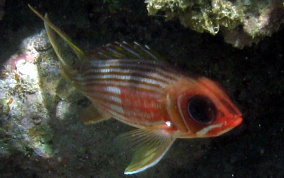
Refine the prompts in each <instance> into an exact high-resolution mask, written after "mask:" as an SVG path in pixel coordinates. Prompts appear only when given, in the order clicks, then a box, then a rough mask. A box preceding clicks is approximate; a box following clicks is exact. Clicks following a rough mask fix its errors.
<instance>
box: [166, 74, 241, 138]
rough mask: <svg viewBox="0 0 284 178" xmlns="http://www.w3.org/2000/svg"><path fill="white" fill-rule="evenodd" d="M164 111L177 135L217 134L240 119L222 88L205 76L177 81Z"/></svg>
mask: <svg viewBox="0 0 284 178" xmlns="http://www.w3.org/2000/svg"><path fill="white" fill-rule="evenodd" d="M167 111H168V113H169V115H170V118H171V120H172V122H173V124H174V125H175V127H176V128H177V130H178V132H177V133H178V134H177V137H180V138H197V137H215V136H219V135H221V134H223V133H226V132H228V131H230V130H231V129H233V128H235V127H236V126H238V125H240V124H241V122H242V120H243V119H242V114H241V112H240V110H239V109H238V108H237V107H236V106H235V105H234V104H233V103H232V101H231V100H230V98H229V97H228V95H227V94H226V93H225V92H224V90H223V89H222V88H221V87H220V86H219V85H218V84H217V83H216V82H214V81H212V80H210V79H207V78H205V77H201V78H197V79H195V80H193V79H187V78H185V79H181V80H180V81H178V82H176V83H175V84H174V87H172V88H171V89H170V90H169V92H168V95H167Z"/></svg>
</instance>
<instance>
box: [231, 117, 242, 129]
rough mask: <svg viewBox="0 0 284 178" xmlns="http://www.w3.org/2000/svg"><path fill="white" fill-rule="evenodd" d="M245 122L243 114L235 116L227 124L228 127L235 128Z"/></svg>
mask: <svg viewBox="0 0 284 178" xmlns="http://www.w3.org/2000/svg"><path fill="white" fill-rule="evenodd" d="M242 122H243V118H242V116H241V115H237V116H234V117H233V119H232V120H231V121H230V122H229V123H228V124H227V126H228V127H231V128H234V127H237V126H238V125H240V124H241V123H242Z"/></svg>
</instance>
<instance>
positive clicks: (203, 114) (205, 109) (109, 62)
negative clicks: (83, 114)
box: [30, 7, 242, 174]
mask: <svg viewBox="0 0 284 178" xmlns="http://www.w3.org/2000/svg"><path fill="white" fill-rule="evenodd" d="M30 8H31V9H32V11H33V12H35V13H36V14H37V15H38V16H39V17H40V18H41V19H42V20H43V21H44V24H45V28H46V31H47V34H48V37H49V40H50V42H51V44H52V46H53V49H54V50H55V52H56V54H57V56H58V58H59V59H60V62H61V66H62V70H63V75H64V76H65V77H66V78H67V79H69V80H70V81H71V82H72V83H73V84H74V86H75V87H77V88H78V90H80V91H81V92H83V93H84V95H85V96H87V97H88V98H89V99H90V100H91V102H92V104H93V105H94V107H95V108H96V109H97V110H98V112H99V114H97V116H93V118H91V120H92V121H99V120H105V119H108V118H115V119H117V120H119V121H121V122H123V123H125V124H128V125H131V126H133V127H136V128H138V129H136V130H134V131H131V132H130V133H128V134H127V135H128V136H129V137H131V138H132V139H131V140H132V142H133V144H135V145H136V147H135V152H134V155H133V158H132V161H131V163H130V164H129V165H128V167H127V168H126V170H125V172H124V173H125V174H135V173H138V172H141V171H143V170H145V169H147V168H149V167H151V166H154V165H155V164H157V163H158V162H159V161H160V160H161V158H162V157H163V156H164V155H165V153H166V152H167V151H168V149H169V148H170V146H171V145H172V144H173V142H174V141H175V139H177V138H197V137H214V136H218V135H221V134H223V133H225V132H228V131H229V130H231V129H233V128H234V127H236V126H238V125H239V124H240V123H241V122H242V114H241V112H240V111H239V110H238V108H237V107H236V106H235V105H234V104H233V103H232V102H231V100H230V99H229V97H228V96H227V95H226V94H225V92H224V91H223V90H222V89H221V88H220V87H219V86H218V85H217V84H216V83H215V82H213V81H211V80H209V79H207V78H205V77H195V78H193V77H190V76H187V75H185V74H183V73H181V72H179V71H178V70H176V69H174V68H173V67H171V66H169V64H168V63H166V62H163V61H162V60H160V59H161V58H160V57H159V55H157V54H156V53H154V52H153V51H151V50H150V49H149V48H148V47H147V46H142V45H140V44H138V43H126V42H122V43H114V44H113V45H107V46H105V47H103V48H99V49H97V50H96V51H95V52H93V53H92V58H91V57H87V56H86V55H85V53H84V52H83V51H82V50H80V49H79V48H78V47H77V46H76V45H74V43H72V42H71V40H70V39H69V37H68V36H67V35H65V34H64V33H63V32H62V31H61V30H60V29H58V28H57V27H56V26H55V25H53V24H52V23H51V22H50V21H49V19H48V17H47V15H46V16H45V17H43V16H41V15H40V14H39V13H38V12H37V11H36V10H34V9H33V8H32V7H30ZM54 32H55V33H57V35H59V36H60V37H61V38H62V39H63V40H65V41H66V42H67V43H68V45H69V46H70V47H71V49H72V50H73V51H74V53H75V54H76V55H77V56H78V58H79V59H80V61H79V64H77V65H79V67H78V66H77V67H74V66H72V65H70V64H68V61H67V60H65V59H64V57H63V55H62V54H61V52H60V48H59V46H58V44H57V42H56V40H55V33H54Z"/></svg>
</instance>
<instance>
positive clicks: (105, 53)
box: [91, 41, 168, 62]
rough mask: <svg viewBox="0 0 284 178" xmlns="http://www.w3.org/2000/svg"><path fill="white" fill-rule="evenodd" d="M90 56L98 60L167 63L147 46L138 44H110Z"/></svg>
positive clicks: (123, 42)
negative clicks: (140, 60)
mask: <svg viewBox="0 0 284 178" xmlns="http://www.w3.org/2000/svg"><path fill="white" fill-rule="evenodd" d="M91 55H93V56H95V57H97V58H98V59H143V60H154V61H163V62H168V61H167V60H166V59H164V58H163V57H161V56H160V55H159V54H158V53H157V52H155V51H153V50H152V49H150V48H149V47H148V46H147V45H141V44H139V43H138V42H132V43H128V42H125V41H122V42H115V43H111V44H108V45H106V46H103V47H100V48H97V49H96V50H95V51H93V52H92V53H91Z"/></svg>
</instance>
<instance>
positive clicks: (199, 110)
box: [187, 95, 216, 124]
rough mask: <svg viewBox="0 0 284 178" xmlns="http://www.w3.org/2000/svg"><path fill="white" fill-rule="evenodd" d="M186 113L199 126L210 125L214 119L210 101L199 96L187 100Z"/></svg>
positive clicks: (214, 114)
mask: <svg viewBox="0 0 284 178" xmlns="http://www.w3.org/2000/svg"><path fill="white" fill-rule="evenodd" d="M187 112H188V114H189V116H190V117H191V118H192V119H193V120H195V121H197V122H199V123H201V124H210V123H212V122H213V121H214V120H215V117H216V108H215V106H214V104H213V103H212V101H211V100H210V99H209V98H207V97H205V96H200V95H196V96H193V97H191V98H190V99H189V101H188V104H187Z"/></svg>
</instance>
